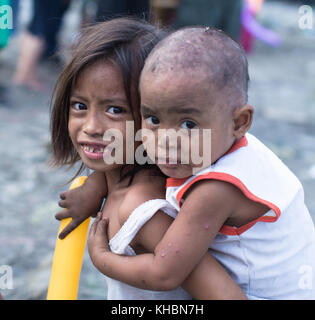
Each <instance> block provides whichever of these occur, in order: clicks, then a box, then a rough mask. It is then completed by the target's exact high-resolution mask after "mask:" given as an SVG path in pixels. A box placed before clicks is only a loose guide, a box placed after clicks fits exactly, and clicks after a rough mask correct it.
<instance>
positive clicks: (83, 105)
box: [71, 102, 87, 111]
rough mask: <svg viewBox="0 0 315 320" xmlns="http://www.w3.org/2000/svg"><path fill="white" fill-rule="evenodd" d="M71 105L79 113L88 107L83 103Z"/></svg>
mask: <svg viewBox="0 0 315 320" xmlns="http://www.w3.org/2000/svg"><path fill="white" fill-rule="evenodd" d="M71 105H72V107H73V108H74V109H75V110H78V111H81V110H86V109H87V107H86V105H85V104H84V103H81V102H73V103H71Z"/></svg>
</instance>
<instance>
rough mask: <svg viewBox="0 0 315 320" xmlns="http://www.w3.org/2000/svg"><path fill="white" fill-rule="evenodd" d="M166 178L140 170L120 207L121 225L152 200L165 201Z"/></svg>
mask: <svg viewBox="0 0 315 320" xmlns="http://www.w3.org/2000/svg"><path fill="white" fill-rule="evenodd" d="M165 182H166V180H165V177H164V176H162V175H157V174H155V172H152V171H151V172H150V170H140V171H139V172H137V173H136V175H135V176H134V178H133V181H132V183H131V185H130V187H129V188H128V191H127V192H126V194H125V196H124V199H123V201H122V203H121V205H120V207H119V221H120V223H121V225H122V224H123V223H124V222H125V221H126V220H127V219H128V217H129V215H130V214H131V213H132V211H133V210H134V209H136V208H137V207H139V206H140V205H141V204H142V203H144V202H146V201H149V200H152V199H165V191H166V189H165Z"/></svg>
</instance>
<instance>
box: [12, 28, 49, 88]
mask: <svg viewBox="0 0 315 320" xmlns="http://www.w3.org/2000/svg"><path fill="white" fill-rule="evenodd" d="M44 48H45V41H44V40H43V39H41V38H39V37H37V36H33V35H32V34H30V33H28V32H25V33H24V34H23V35H22V36H21V47H20V55H19V58H18V62H17V66H16V70H15V74H14V77H13V81H14V83H15V84H16V85H25V86H26V87H28V88H29V89H31V90H34V91H39V90H41V88H42V84H41V82H40V81H39V79H38V77H37V71H36V68H37V64H38V62H39V59H40V58H41V55H42V53H43V51H44Z"/></svg>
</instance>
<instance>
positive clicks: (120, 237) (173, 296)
mask: <svg viewBox="0 0 315 320" xmlns="http://www.w3.org/2000/svg"><path fill="white" fill-rule="evenodd" d="M159 210H162V211H163V212H165V213H166V214H168V215H170V216H171V217H173V218H174V217H175V216H176V211H175V210H174V208H172V207H171V206H170V204H169V203H168V202H167V201H166V200H165V199H154V200H149V201H146V202H144V203H142V204H141V205H140V206H139V207H137V208H136V209H135V210H134V211H133V212H132V213H131V214H130V216H129V218H128V219H127V221H126V222H125V223H124V224H123V226H122V227H121V229H120V230H119V231H118V232H117V233H116V234H115V236H114V237H113V238H112V239H111V240H110V241H109V246H110V249H111V251H112V252H114V253H117V254H124V255H127V256H133V255H136V253H135V252H134V250H133V249H132V248H131V247H130V245H129V244H130V242H131V241H132V239H133V238H134V237H135V235H136V234H137V232H138V231H139V230H140V229H141V228H142V226H143V225H144V224H145V223H146V222H147V221H148V220H150V219H151V218H152V217H153V215H154V214H155V213H156V212H158V211H159ZM106 282H107V288H108V297H107V298H108V300H189V299H191V296H190V295H189V294H188V293H187V292H186V291H184V289H183V288H181V287H179V288H177V289H175V290H171V291H151V290H143V289H138V288H135V287H132V286H129V285H127V284H125V283H123V282H120V281H117V280H114V279H112V278H109V277H106Z"/></svg>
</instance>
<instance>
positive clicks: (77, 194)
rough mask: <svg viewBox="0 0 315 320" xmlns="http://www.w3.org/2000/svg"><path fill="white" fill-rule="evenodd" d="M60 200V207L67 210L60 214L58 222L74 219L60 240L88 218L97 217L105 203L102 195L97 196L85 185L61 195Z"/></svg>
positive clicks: (61, 233)
mask: <svg viewBox="0 0 315 320" xmlns="http://www.w3.org/2000/svg"><path fill="white" fill-rule="evenodd" d="M60 198H61V200H60V201H59V203H58V204H59V206H60V207H62V208H66V209H65V210H62V211H60V212H58V213H57V214H56V215H55V218H56V219H57V220H62V219H65V218H72V220H71V221H70V223H69V224H68V225H67V226H66V227H65V228H64V229H63V230H62V231H61V232H60V234H59V238H60V239H64V238H65V237H66V236H67V235H68V234H69V233H70V232H71V231H72V230H74V229H75V228H76V227H78V226H79V225H80V224H81V223H82V222H83V221H84V220H85V219H87V218H88V217H91V216H95V215H96V214H97V212H98V211H99V210H100V207H101V205H102V201H103V198H102V197H101V196H100V195H97V194H95V192H94V191H93V189H91V188H88V187H86V185H85V184H84V185H82V186H81V187H78V188H75V189H72V190H69V191H66V192H63V193H61V194H60Z"/></svg>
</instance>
